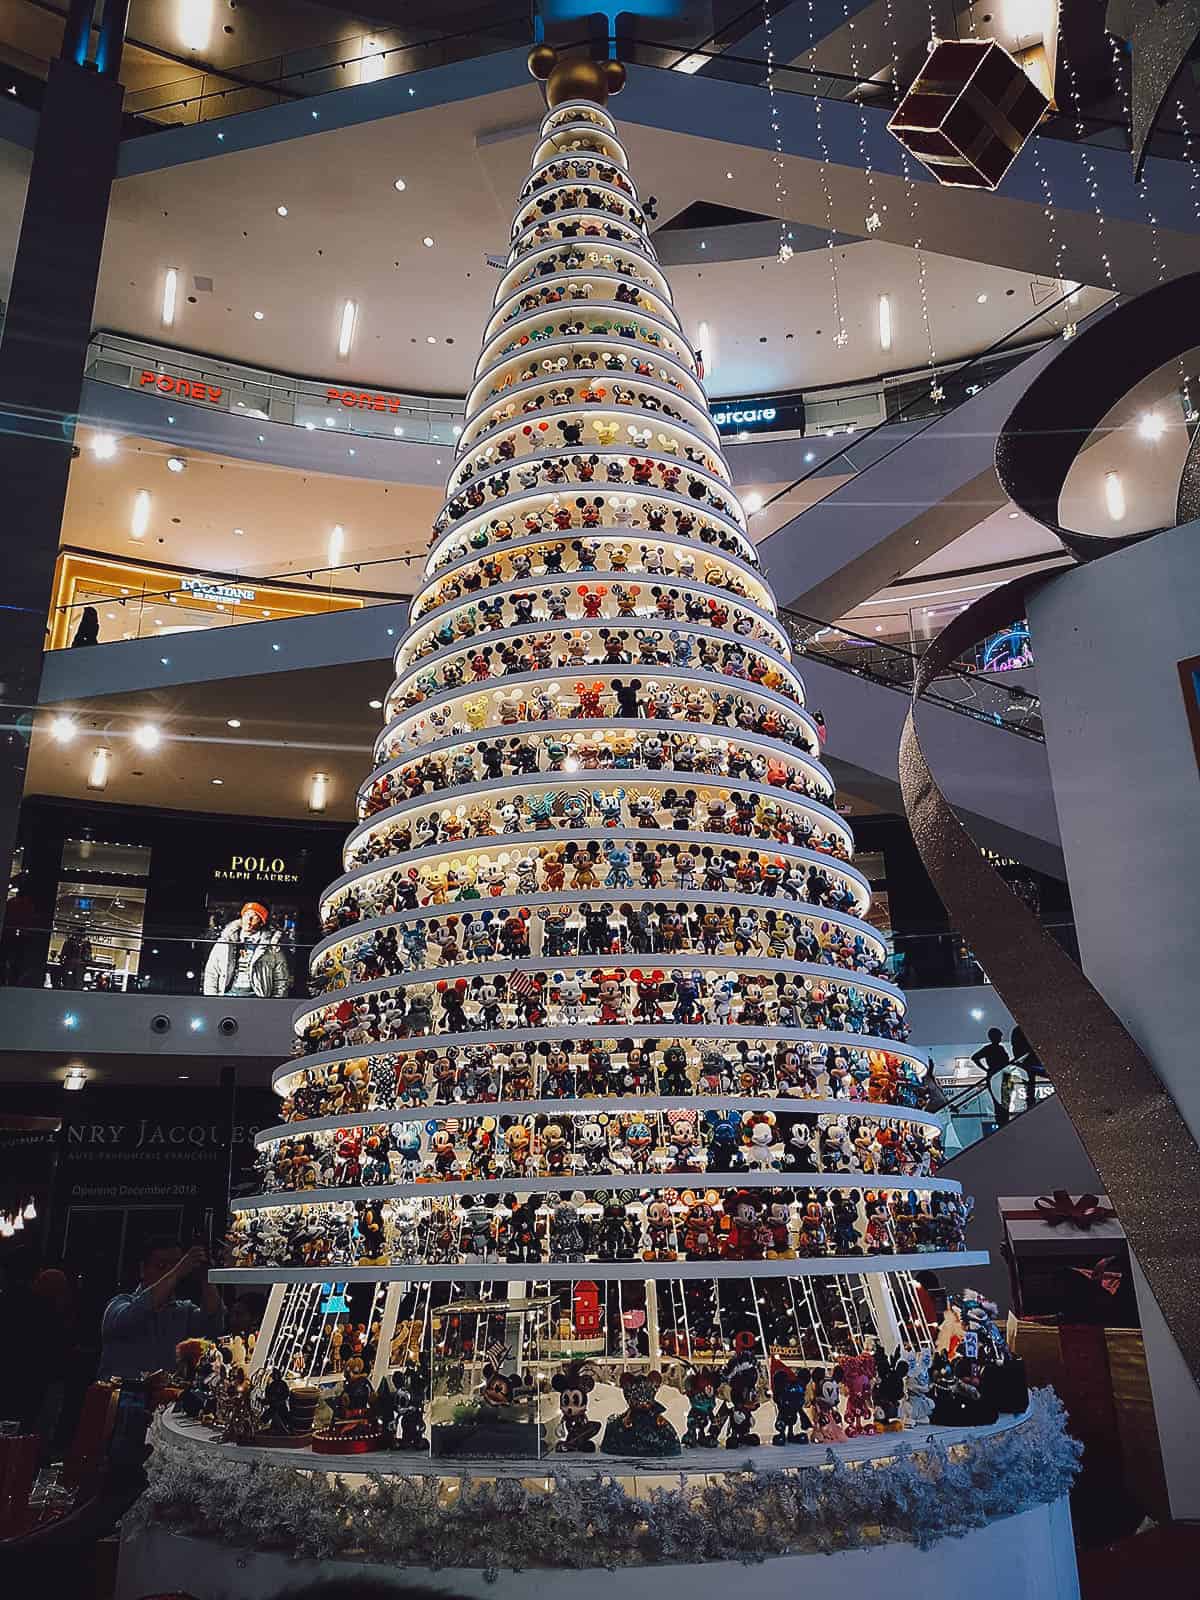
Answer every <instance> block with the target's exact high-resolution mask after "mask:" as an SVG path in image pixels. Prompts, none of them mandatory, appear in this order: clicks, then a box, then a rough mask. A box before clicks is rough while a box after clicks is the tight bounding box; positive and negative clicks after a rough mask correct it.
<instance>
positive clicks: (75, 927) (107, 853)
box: [47, 839, 150, 991]
mask: <svg viewBox="0 0 1200 1600" xmlns="http://www.w3.org/2000/svg"><path fill="white" fill-rule="evenodd" d="M149 873H150V850H149V848H148V847H147V846H144V845H133V844H114V843H110V842H106V841H103V840H95V839H64V841H63V852H62V868H61V874H60V877H59V882H58V890H57V893H56V895H55V901H54V919H53V922H52V924H51V930H50V946H49V950H48V952H47V968H48V971H49V973H50V980H51V983H52V984H53V985H54V986H55V987H56V988H61V989H118V990H122V991H125V990H128V989H134V988H137V987H138V982H137V978H138V970H139V966H140V961H141V952H142V927H143V924H144V922H145V917H146V885H147V880H148V878H149Z"/></svg>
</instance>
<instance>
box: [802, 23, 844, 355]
mask: <svg viewBox="0 0 1200 1600" xmlns="http://www.w3.org/2000/svg"><path fill="white" fill-rule="evenodd" d="M816 36H817V18H816V0H808V37H809V44H810V46H811V44H812V42H813V40H815V38H816ZM813 120H814V122H815V124H816V130H817V145H818V147H819V149H820V152H821V164H820V167H819V168H818V173H819V177H820V182H821V192H822V194H823V195H824V197H825V230H826V248H827V249H828V251H829V276H830V281H831V283H832V286H833V328H834V332H833V342H834V344H836V345H838V346H842V345H846V344H848V343H849V342H850V335H849V333H848V332H847V331H846V319H845V317H844V316H843V315H842V297H841V292H840V290H839V287H838V270H837V241H836V231H837V230H836V229H835V227H834V223H833V190H832V189H831V188H830V184H829V144H828V141H827V140H826V138H825V126H824V123H823V122H822V120H821V97H820V95H814V96H813Z"/></svg>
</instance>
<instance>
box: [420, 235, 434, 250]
mask: <svg viewBox="0 0 1200 1600" xmlns="http://www.w3.org/2000/svg"><path fill="white" fill-rule="evenodd" d="M421 243H422V244H423V245H424V246H425V248H426V250H432V249H433V235H432V234H429V233H427V234H426V235H425V237H424V238H423V239H422V240H421Z"/></svg>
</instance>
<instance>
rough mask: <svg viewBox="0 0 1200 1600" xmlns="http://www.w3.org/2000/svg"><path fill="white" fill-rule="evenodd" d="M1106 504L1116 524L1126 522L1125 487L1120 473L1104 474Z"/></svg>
mask: <svg viewBox="0 0 1200 1600" xmlns="http://www.w3.org/2000/svg"><path fill="white" fill-rule="evenodd" d="M1104 504H1105V505H1106V506H1107V507H1108V514H1109V516H1110V517H1111V518H1112V520H1113V521H1114V522H1123V521H1124V520H1125V486H1124V484H1123V483H1122V482H1121V474H1120V473H1119V472H1106V473H1105V474H1104Z"/></svg>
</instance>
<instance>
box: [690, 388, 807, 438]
mask: <svg viewBox="0 0 1200 1600" xmlns="http://www.w3.org/2000/svg"><path fill="white" fill-rule="evenodd" d="M712 419H713V421H714V422H715V423H716V425H717V429H718V432H720V433H785V432H791V431H792V430H795V429H799V428H802V427H803V426H804V400H803V397H802V396H800V395H770V396H763V397H759V396H754V395H751V396H748V397H747V398H745V399H742V400H715V401H714V402H713V407H712Z"/></svg>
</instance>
